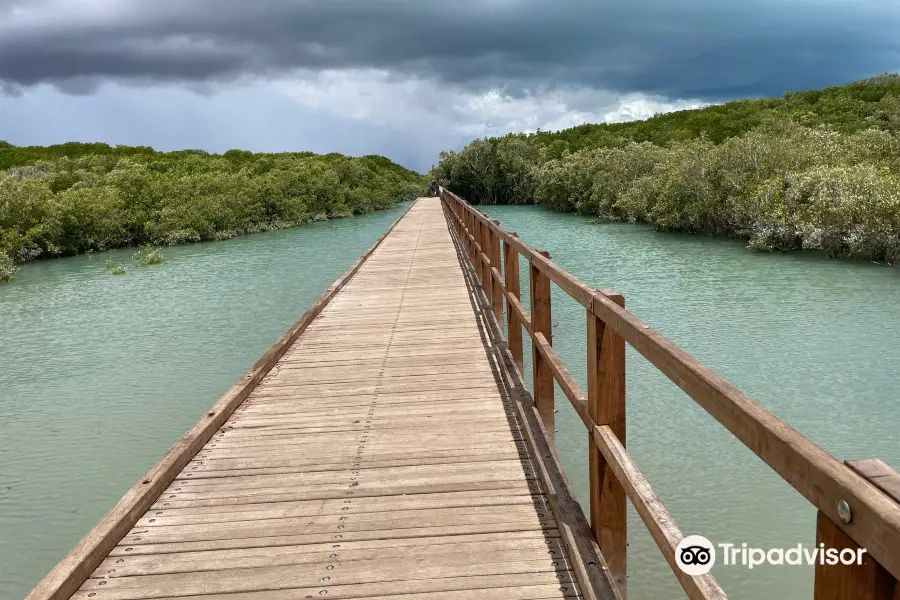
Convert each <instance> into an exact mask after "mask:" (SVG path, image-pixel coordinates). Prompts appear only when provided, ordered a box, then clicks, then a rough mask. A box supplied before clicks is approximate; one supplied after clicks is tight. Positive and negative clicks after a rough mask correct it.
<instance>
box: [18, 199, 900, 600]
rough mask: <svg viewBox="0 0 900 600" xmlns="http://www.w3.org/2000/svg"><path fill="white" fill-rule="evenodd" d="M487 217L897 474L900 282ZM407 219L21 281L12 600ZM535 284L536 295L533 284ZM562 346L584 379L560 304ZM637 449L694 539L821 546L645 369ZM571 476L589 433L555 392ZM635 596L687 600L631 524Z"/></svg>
mask: <svg viewBox="0 0 900 600" xmlns="http://www.w3.org/2000/svg"><path fill="white" fill-rule="evenodd" d="M487 212H488V213H490V214H492V215H495V216H496V218H499V219H500V220H501V221H502V223H503V225H504V226H506V227H507V228H509V229H514V230H516V231H518V232H519V233H520V235H521V236H522V237H523V238H524V239H525V240H527V241H530V242H531V243H533V244H534V245H537V246H543V247H546V248H547V249H548V250H550V252H551V254H552V256H553V258H554V260H556V261H558V262H559V263H560V264H561V265H563V266H564V267H565V268H567V269H568V270H569V271H571V272H572V273H575V274H577V275H578V276H579V277H580V278H581V279H583V280H584V281H586V282H588V283H590V284H592V285H594V286H596V287H614V288H616V289H617V290H619V291H620V292H622V293H623V294H624V295H625V296H626V302H627V306H628V307H629V308H630V309H631V310H632V311H634V312H635V313H636V314H637V315H638V316H640V317H641V318H642V319H643V320H644V321H646V322H647V323H648V324H650V325H651V326H653V327H655V328H656V329H658V330H660V331H661V332H662V333H664V334H665V335H667V336H669V337H670V338H672V339H673V340H674V341H676V342H677V343H678V344H680V345H681V346H683V347H684V348H686V349H687V350H688V351H689V352H691V353H692V354H694V355H695V356H697V357H698V358H699V359H701V360H703V361H704V362H706V363H707V364H708V365H710V366H711V367H713V368H714V369H716V370H717V371H718V372H719V373H721V374H722V375H723V376H725V377H726V378H727V379H728V380H729V381H731V382H732V383H734V384H735V385H737V386H738V387H740V388H741V389H743V390H744V391H745V392H747V393H749V394H750V395H752V396H754V397H755V398H757V399H758V400H759V401H761V402H762V403H763V404H764V405H766V406H767V407H768V408H769V409H770V410H772V411H773V412H774V413H775V414H776V415H777V416H778V417H780V418H782V419H784V420H786V421H787V422H789V423H790V424H792V425H793V426H794V427H796V428H797V429H799V430H800V431H801V432H802V433H804V434H805V435H807V436H809V437H810V438H812V439H813V440H814V441H815V442H817V443H819V444H821V445H822V446H824V447H825V448H826V449H827V450H828V451H830V452H832V453H833V454H834V455H835V456H837V457H839V458H841V459H845V458H866V457H872V456H878V457H881V458H882V459H884V460H886V461H887V462H888V463H890V464H893V465H894V466H898V465H900V447H898V446H900V445H898V437H900V434H898V432H900V405H898V402H897V400H898V391H900V381H898V377H897V375H896V372H895V366H896V365H897V364H900V345H898V344H897V343H896V341H897V339H898V334H900V305H898V303H897V301H896V299H897V297H898V292H900V271H895V270H890V269H887V268H884V267H877V266H873V265H866V264H857V263H850V262H838V261H829V260H827V259H823V258H821V257H816V256H805V255H785V256H764V255H759V254H754V253H752V252H750V251H748V250H746V249H745V248H744V247H743V244H741V243H732V242H725V241H720V240H710V239H704V238H697V237H687V236H677V235H664V234H656V233H654V232H652V231H650V230H648V229H646V228H643V227H639V226H634V225H599V226H598V225H590V224H588V223H587V222H586V219H584V218H583V217H577V216H573V215H562V214H556V213H550V212H546V211H543V210H541V209H536V208H531V207H492V208H488V209H487ZM397 214H398V211H391V212H383V213H377V214H375V215H369V216H365V217H356V218H352V219H348V220H342V221H334V222H327V223H316V224H312V225H309V226H306V227H302V228H299V229H294V230H289V231H282V232H277V233H269V234H262V235H256V236H249V237H246V238H241V239H237V240H232V241H228V242H220V243H211V244H202V245H193V246H183V247H179V248H168V249H165V250H164V252H165V255H166V259H167V260H166V262H165V263H164V264H162V265H158V266H154V267H150V268H146V269H141V268H138V267H136V266H130V267H129V271H128V273H127V274H126V275H124V276H120V277H114V276H111V275H109V274H107V273H106V271H105V269H104V261H105V259H106V258H107V257H108V256H112V257H113V258H114V259H115V260H119V261H122V262H128V263H130V254H131V251H127V252H126V251H122V252H114V253H109V254H106V255H97V256H95V257H94V258H87V257H78V258H73V259H63V260H57V261H48V262H45V263H38V264H31V265H28V266H27V267H25V268H24V269H23V270H22V271H21V272H20V274H19V276H18V277H17V279H16V281H15V282H14V283H13V284H11V285H7V286H0V414H2V417H0V433H2V436H0V437H2V443H0V598H21V597H22V596H23V595H24V594H25V593H27V592H28V590H29V589H30V588H31V587H32V586H33V585H34V584H35V583H36V582H37V581H38V580H39V579H40V578H41V577H42V576H43V575H44V574H45V573H46V572H47V571H48V570H49V569H50V568H51V567H52V566H53V565H54V564H55V563H56V562H57V561H58V560H59V559H60V558H61V557H62V556H63V555H64V554H65V553H66V552H67V551H68V550H69V549H70V548H71V547H72V546H73V545H74V544H75V543H76V542H77V541H78V540H79V539H80V538H81V536H82V535H84V533H85V532H87V531H88V530H89V529H90V528H91V526H93V524H94V523H95V522H96V521H97V520H98V519H99V518H100V516H101V515H102V514H103V513H104V512H105V511H106V510H107V509H108V508H109V507H110V506H112V504H113V503H114V502H115V501H116V500H118V498H119V497H120V496H121V495H122V493H123V492H124V491H125V490H126V489H127V488H128V487H130V486H131V485H132V484H133V483H134V482H135V481H136V480H137V478H138V477H140V476H141V475H142V474H143V473H144V472H145V471H146V470H147V468H148V467H149V465H151V464H152V463H153V462H155V461H156V460H157V459H158V458H159V456H160V455H161V454H162V453H163V452H164V451H165V450H166V449H167V448H168V447H169V446H170V445H171V444H172V443H173V442H174V441H175V440H176V439H178V438H179V437H180V436H181V435H182V434H183V433H184V431H185V430H186V429H187V428H188V427H190V426H191V425H192V424H193V423H194V422H195V421H196V420H197V418H199V416H200V415H201V414H202V413H203V411H204V410H205V409H207V408H208V407H209V406H210V405H211V404H212V403H213V402H214V401H215V400H216V399H217V398H218V397H219V396H220V395H221V394H222V393H223V392H224V391H225V390H227V389H228V387H229V386H231V384H232V383H234V381H236V380H237V379H238V378H239V377H240V376H241V375H243V374H244V373H245V372H246V371H247V369H248V368H249V367H250V366H251V365H252V364H253V363H254V362H255V361H256V360H257V358H258V357H259V356H260V355H261V354H262V353H263V352H264V351H265V350H266V349H267V348H268V347H269V346H270V345H271V344H272V342H273V341H274V340H275V339H277V338H278V336H280V335H281V333H282V332H283V331H284V330H285V329H287V328H288V327H289V326H290V324H291V323H293V322H294V321H295V320H296V319H297V318H298V317H299V316H300V315H301V314H302V313H303V312H304V311H305V310H306V308H307V307H308V306H309V305H310V304H311V303H312V302H313V301H314V300H315V299H316V298H317V297H318V296H319V295H320V294H321V293H322V291H324V289H325V288H326V287H327V286H328V285H330V283H331V282H332V281H333V280H334V279H335V278H336V277H337V276H338V275H340V274H341V273H342V272H343V271H344V270H345V269H346V268H347V267H348V266H349V265H350V263H352V262H353V260H355V259H356V258H357V257H358V256H359V254H361V253H362V252H363V251H364V250H365V249H366V248H368V247H369V246H370V245H371V243H372V242H373V241H374V240H375V239H376V238H377V237H378V235H380V234H381V232H382V231H384V229H385V228H386V227H387V226H388V225H389V224H390V223H391V222H392V221H393V220H394V219H395V218H396V216H397ZM523 281H526V280H523ZM553 313H554V320H555V321H558V323H559V325H558V326H557V327H556V329H555V330H554V346H555V347H556V348H557V349H558V351H559V352H560V354H561V355H562V357H563V359H564V360H565V362H566V364H567V365H568V366H569V367H570V369H572V370H573V372H574V373H575V374H576V376H577V377H578V379H579V380H580V383H581V384H582V385H584V384H585V382H584V356H585V349H584V339H585V332H584V321H585V319H584V314H583V310H582V309H581V307H580V306H579V305H577V304H575V302H574V301H571V300H569V299H568V298H567V297H566V296H564V294H562V293H561V292H559V291H558V290H556V291H555V292H554V296H553ZM628 403H629V404H628V410H629V412H628V428H629V429H628V446H629V449H630V451H631V452H632V453H633V455H634V457H635V460H636V462H637V463H638V465H639V466H640V468H641V469H642V470H643V472H644V473H645V475H646V476H647V477H648V478H649V480H650V481H651V483H652V484H653V486H654V490H655V491H656V492H657V493H658V494H659V495H660V496H661V498H662V500H663V501H664V502H665V503H666V506H667V507H668V508H669V510H670V511H671V512H672V513H673V514H674V516H675V518H676V519H677V521H678V523H679V524H680V526H681V527H682V529H683V530H684V531H685V532H687V533H697V534H702V535H706V536H707V537H709V538H710V539H712V540H713V541H734V542H738V543H740V542H744V541H746V542H748V543H749V544H750V545H753V546H759V547H765V548H768V547H775V546H782V545H796V544H797V543H798V542H802V543H804V544H812V542H813V538H814V531H815V522H814V519H815V514H814V511H813V510H812V509H811V508H810V506H809V505H808V504H807V503H806V501H805V500H803V499H802V498H801V497H800V496H799V495H798V494H797V493H795V492H794V491H793V490H792V489H791V488H790V487H789V486H788V485H787V484H785V483H783V482H782V481H781V480H780V478H778V477H777V476H776V475H774V474H773V473H772V472H771V471H770V470H769V469H768V467H766V466H765V465H764V464H763V463H762V462H761V461H759V460H758V459H757V458H756V457H755V456H754V455H753V454H752V453H751V452H750V451H749V450H747V449H746V448H744V447H743V446H742V445H741V444H740V443H738V442H737V441H735V440H734V439H733V438H732V437H731V436H730V434H728V433H727V432H726V431H725V430H724V429H723V428H722V427H721V426H719V425H718V424H717V423H716V422H715V421H713V419H712V418H711V417H709V416H708V415H706V413H704V412H703V411H702V409H700V408H699V407H698V406H696V405H695V404H694V403H693V402H692V401H691V400H690V399H689V398H688V397H687V396H685V395H684V394H683V393H681V392H680V391H679V390H678V389H677V388H676V387H675V386H674V385H673V384H672V383H671V382H669V380H668V379H666V378H665V377H664V376H663V375H661V374H660V373H659V372H657V371H656V370H655V369H654V368H653V367H651V366H649V365H648V363H646V361H644V360H643V358H641V357H640V356H638V355H637V354H636V353H633V352H632V353H630V354H629V356H628ZM557 405H558V407H559V408H560V414H559V415H558V425H559V433H558V437H557V443H558V445H559V447H560V449H561V453H562V456H563V460H564V462H565V466H566V470H567V473H568V474H569V476H570V478H571V480H572V482H573V485H574V486H575V487H576V489H577V492H578V494H579V496H580V498H581V499H582V501H585V500H586V498H587V495H586V487H587V486H586V477H585V475H586V467H585V462H586V461H585V456H586V450H585V448H586V437H585V433H584V430H583V425H582V424H581V423H580V421H579V420H578V418H577V416H576V415H575V414H574V411H572V410H571V409H570V408H569V407H568V404H567V402H566V400H565V399H564V397H563V396H562V394H561V393H560V392H557ZM629 527H630V539H631V541H630V544H631V547H630V549H629V552H630V554H629V561H630V569H629V570H630V572H631V573H632V576H631V579H630V583H629V586H630V587H629V598H631V600H635V599H650V598H683V593H682V592H681V591H680V588H679V587H678V585H677V584H676V583H675V580H674V577H673V576H672V575H671V574H670V572H669V571H668V567H667V565H666V564H665V562H664V561H663V559H662V557H661V555H660V553H659V551H658V550H657V549H656V547H655V546H654V545H653V542H652V541H651V540H650V537H649V535H647V534H646V533H645V530H644V527H643V525H642V524H641V523H640V521H639V520H638V519H637V518H636V516H635V515H633V514H632V515H631V519H630V521H629ZM713 574H715V575H716V576H717V577H718V579H719V580H720V582H721V583H722V584H723V586H724V587H725V590H726V592H727V593H728V594H729V596H730V597H732V598H763V597H777V598H787V599H793V598H796V599H800V598H803V599H804V600H806V599H808V598H811V580H812V579H811V578H812V573H811V571H810V570H808V569H806V568H800V567H775V568H759V569H754V570H753V571H746V570H742V569H735V568H729V567H717V568H716V569H715V570H714V571H713Z"/></svg>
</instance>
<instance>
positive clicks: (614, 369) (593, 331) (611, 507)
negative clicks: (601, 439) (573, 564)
mask: <svg viewBox="0 0 900 600" xmlns="http://www.w3.org/2000/svg"><path fill="white" fill-rule="evenodd" d="M600 292H601V293H602V294H604V295H606V296H607V297H608V298H609V299H610V300H612V301H613V302H615V303H616V304H618V305H619V306H622V307H624V306H625V298H624V297H623V296H622V295H621V294H617V293H616V292H614V291H612V290H601V291H600ZM587 368H588V381H587V383H588V392H587V396H588V414H589V415H590V417H591V420H592V421H593V422H594V423H595V424H596V425H598V426H602V425H606V426H608V427H609V428H610V429H611V430H612V432H613V433H614V434H615V436H616V438H617V439H618V440H619V442H620V443H621V444H622V446H623V447H624V446H625V340H623V339H622V338H621V337H620V336H619V335H618V334H616V332H615V331H614V330H613V328H612V327H606V324H605V323H604V322H603V321H602V320H600V318H598V317H597V316H596V315H595V314H594V313H593V311H591V310H588V311H587ZM588 467H589V469H590V499H591V506H590V513H591V529H592V530H593V532H594V537H595V538H596V539H597V543H598V544H599V545H600V551H601V553H602V554H603V556H604V558H605V559H606V563H607V566H608V567H609V571H610V574H611V575H612V578H613V581H614V582H615V584H616V586H617V587H618V588H619V591H620V592H621V595H622V597H623V598H624V597H625V588H626V577H627V575H626V574H627V544H628V531H627V526H626V520H625V517H626V515H625V510H626V502H625V489H624V488H623V487H622V484H621V483H619V480H618V479H617V478H616V477H615V475H614V474H613V472H612V470H611V469H610V467H609V465H608V464H607V463H606V460H605V459H604V458H603V454H602V453H601V452H600V449H599V448H598V447H597V444H596V443H595V442H594V440H593V439H592V438H591V436H590V435H589V436H588Z"/></svg>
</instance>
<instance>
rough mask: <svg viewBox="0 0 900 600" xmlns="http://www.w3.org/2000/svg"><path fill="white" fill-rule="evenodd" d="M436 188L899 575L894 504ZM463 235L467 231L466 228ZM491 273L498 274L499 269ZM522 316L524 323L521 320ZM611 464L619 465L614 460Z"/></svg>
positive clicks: (899, 515)
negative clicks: (843, 508) (845, 511)
mask: <svg viewBox="0 0 900 600" xmlns="http://www.w3.org/2000/svg"><path fill="white" fill-rule="evenodd" d="M442 192H443V194H444V198H445V200H446V199H448V198H449V199H450V200H452V201H453V203H454V205H455V206H457V207H459V209H460V210H462V211H463V212H464V213H465V214H467V215H468V217H469V218H471V219H473V220H474V221H473V222H477V223H479V224H480V225H479V227H487V228H488V230H489V231H490V232H492V233H493V234H494V235H496V236H497V237H498V238H499V239H500V240H502V241H503V243H504V244H506V245H508V247H509V248H512V249H514V250H515V251H516V252H517V253H518V254H520V255H521V256H523V257H525V259H526V260H528V262H529V263H530V264H531V266H532V267H534V268H535V269H537V270H538V271H540V272H541V273H543V274H544V275H546V276H547V277H548V278H549V280H550V281H552V282H554V283H556V284H557V285H558V286H559V287H560V288H561V289H562V290H563V291H565V292H566V293H567V294H568V295H569V296H570V297H571V298H573V299H574V300H575V301H576V302H578V303H579V304H581V305H582V306H583V307H585V308H586V309H587V311H589V313H590V314H592V315H594V316H596V317H597V318H598V319H599V320H600V321H602V322H603V324H604V326H605V327H607V328H610V329H611V330H612V331H614V332H615V334H616V335H618V336H620V337H621V339H623V340H625V342H627V343H628V344H630V345H631V346H632V347H633V348H635V349H636V350H637V351H638V352H639V353H640V354H641V355H642V356H644V358H646V359H647V360H648V361H649V362H650V363H652V364H653V365H654V366H655V367H656V368H657V369H659V370H660V371H661V372H662V373H664V374H665V375H666V376H667V377H668V378H669V379H670V380H672V381H673V382H674V383H675V384H676V385H677V386H678V387H679V388H681V389H682V390H683V391H684V392H685V393H686V394H687V395H688V396H689V397H690V398H692V399H693V400H694V401H695V402H696V403H697V404H699V405H700V406H701V407H702V408H703V409H704V410H706V411H707V412H708V413H709V414H710V415H711V416H712V417H713V418H715V419H716V420H717V421H718V422H719V423H720V424H721V425H723V426H724V427H725V428H726V429H727V430H728V431H730V432H731V433H732V434H733V435H734V436H735V437H736V438H738V439H739V440H740V441H741V442H742V443H743V444H744V445H745V446H747V447H748V448H749V449H750V450H752V451H753V452H754V453H755V454H756V455H757V456H759V457H760V458H761V459H762V460H763V461H764V462H765V463H766V464H767V465H769V467H770V468H772V469H773V470H774V471H775V472H776V473H778V475H780V476H781V477H782V479H784V480H785V481H786V482H788V483H789V484H790V485H791V486H792V487H794V489H796V490H797V491H798V492H799V493H800V494H802V495H803V496H804V497H805V498H806V499H807V500H808V501H809V502H811V503H812V504H813V505H814V506H816V507H817V508H818V509H819V511H821V512H822V513H823V514H824V515H825V516H827V517H828V518H829V519H830V520H831V521H833V522H834V523H835V524H837V526H838V527H839V528H840V529H841V530H842V531H844V533H846V534H847V535H848V536H849V537H850V538H852V539H853V540H854V541H855V542H856V543H857V544H859V545H860V546H862V547H864V548H866V549H867V550H868V552H869V554H870V555H871V556H873V557H874V558H875V559H876V560H877V561H878V562H879V563H880V564H881V565H882V566H883V567H884V568H885V569H886V570H887V571H888V572H889V573H890V574H891V575H892V576H893V577H895V578H898V579H900V503H897V502H895V501H894V500H893V499H892V498H890V497H888V496H887V495H885V494H883V493H882V492H881V491H880V490H878V489H877V488H876V487H874V486H873V485H872V484H871V483H869V482H868V481H866V480H865V479H864V478H862V477H861V476H860V475H859V474H857V473H855V472H854V471H853V470H852V469H850V468H849V467H847V466H845V465H844V464H842V463H841V462H839V461H838V460H837V459H835V458H834V457H833V456H831V455H830V454H829V453H828V452H826V451H825V450H823V449H822V448H820V447H819V446H817V445H816V444H814V443H813V442H812V441H810V440H809V439H807V438H806V437H804V436H803V435H802V434H801V433H799V432H798V431H797V430H795V429H793V428H792V427H790V426H789V425H787V424H786V423H784V422H783V421H781V420H779V419H778V418H777V417H775V416H774V415H773V414H772V413H770V412H769V411H768V410H766V409H765V408H764V407H763V406H762V405H760V404H759V403H758V402H756V401H755V400H753V399H752V398H750V397H749V396H747V395H746V394H744V393H743V392H741V391H740V390H738V389H737V388H735V387H734V386H732V385H731V384H729V383H728V382H727V381H725V380H724V379H723V378H722V377H720V376H719V375H717V374H716V373H715V372H714V371H713V370H712V369H710V368H709V367H707V366H705V365H703V364H702V363H701V362H700V361H698V360H697V359H696V358H694V357H693V356H691V355H690V354H688V353H687V352H685V351H684V350H682V349H681V348H679V347H678V346H677V345H676V344H674V343H673V342H671V341H670V340H668V339H666V338H665V337H664V336H663V335H662V334H660V333H659V332H657V331H655V330H653V329H651V328H650V327H649V326H648V325H646V324H645V323H643V322H642V321H641V320H640V319H638V318H637V317H636V316H635V315H633V314H632V313H631V312H629V311H627V310H626V309H625V308H623V307H622V306H619V305H618V304H617V303H616V302H615V301H614V300H613V299H611V298H610V297H609V296H607V295H606V294H604V293H603V292H601V291H598V290H595V289H593V288H591V287H590V286H587V285H586V284H584V283H583V282H581V281H579V280H578V279H577V278H575V277H574V276H572V275H571V274H570V273H568V272H566V271H565V270H564V269H562V268H560V267H559V266H558V265H556V264H555V263H553V262H552V261H551V260H550V259H549V258H547V257H545V256H542V254H541V251H540V250H537V249H536V248H533V247H531V246H529V245H528V244H526V243H525V242H523V241H521V240H520V239H519V238H518V237H517V236H515V235H512V234H510V233H508V232H506V231H504V230H503V229H502V228H501V227H500V226H499V225H498V224H497V223H495V222H492V221H491V220H490V219H489V218H488V217H486V216H485V215H483V214H482V213H480V212H479V211H477V210H475V209H474V208H472V207H471V206H470V205H469V204H468V203H467V202H466V201H465V200H463V199H462V198H460V197H459V196H457V195H455V194H453V193H452V192H450V191H448V190H442ZM465 222H466V219H462V220H461V221H460V223H461V224H462V225H463V227H464V228H465V225H464V224H465ZM466 235H469V234H468V231H467V230H466ZM476 256H478V258H479V259H480V261H481V262H483V263H484V264H485V265H488V266H492V265H490V261H489V260H488V257H487V256H483V255H481V254H478V255H476ZM491 278H492V279H494V278H496V279H497V280H498V281H499V280H500V279H501V278H500V277H499V271H498V273H497V275H492V277H491ZM504 295H505V297H506V299H507V307H508V309H509V308H510V307H511V308H512V310H514V311H515V312H516V313H517V314H519V316H520V317H524V316H526V315H527V313H525V311H524V308H522V306H521V304H520V303H519V301H518V299H516V298H514V297H513V296H512V295H510V294H508V293H506V294H504ZM522 320H523V322H524V320H525V319H524V318H523V319H522ZM532 329H533V328H531V327H528V328H527V331H528V333H529V335H531V336H532V341H533V342H534V346H535V348H536V349H537V351H538V352H539V353H540V356H541V357H542V358H543V359H544V360H546V362H547V364H548V366H549V367H550V370H551V372H552V373H553V378H554V379H555V380H556V381H557V383H559V385H560V387H561V388H562V390H563V392H564V393H565V395H566V397H567V398H568V399H569V400H570V402H571V403H572V405H573V407H575V410H576V412H578V414H579V417H581V419H582V421H583V422H584V423H585V425H586V426H587V427H588V431H593V427H594V424H593V422H592V420H591V418H590V414H589V412H588V411H587V410H586V409H585V404H584V402H585V394H584V392H583V391H582V390H581V389H580V388H579V387H578V386H577V384H575V382H574V380H573V379H572V377H571V374H570V373H569V372H568V370H567V369H566V368H565V367H564V366H563V364H562V362H561V361H560V360H559V357H558V356H557V355H556V354H555V353H554V352H553V350H552V346H551V344H550V343H549V342H548V340H547V339H546V337H545V336H544V335H543V334H542V333H537V334H535V333H534V332H533V330H532ZM609 466H610V467H612V466H613V465H612V464H610V465H609ZM617 466H618V467H619V468H621V466H622V465H621V464H617ZM623 484H625V482H623ZM626 491H627V489H626ZM844 504H846V505H847V506H849V507H850V514H852V518H851V519H850V520H849V521H848V522H847V521H846V520H842V519H841V514H840V511H839V508H838V507H839V505H844ZM664 552H665V550H664Z"/></svg>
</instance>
